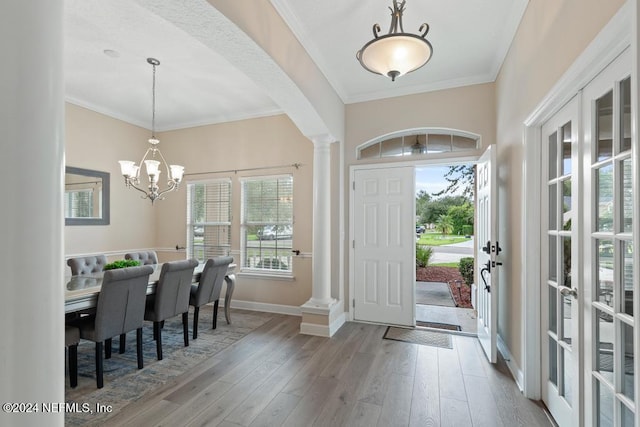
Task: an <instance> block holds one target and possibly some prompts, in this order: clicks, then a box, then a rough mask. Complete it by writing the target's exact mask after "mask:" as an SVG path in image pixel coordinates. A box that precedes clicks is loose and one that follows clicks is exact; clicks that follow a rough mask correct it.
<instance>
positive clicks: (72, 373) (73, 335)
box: [64, 325, 80, 388]
mask: <svg viewBox="0 0 640 427" xmlns="http://www.w3.org/2000/svg"><path fill="white" fill-rule="evenodd" d="M79 342H80V330H79V329H78V328H76V327H74V326H69V325H65V327H64V345H65V347H67V352H68V353H69V385H70V386H71V388H73V387H76V386H77V385H78V343H79Z"/></svg>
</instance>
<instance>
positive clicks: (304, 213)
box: [154, 115, 313, 306]
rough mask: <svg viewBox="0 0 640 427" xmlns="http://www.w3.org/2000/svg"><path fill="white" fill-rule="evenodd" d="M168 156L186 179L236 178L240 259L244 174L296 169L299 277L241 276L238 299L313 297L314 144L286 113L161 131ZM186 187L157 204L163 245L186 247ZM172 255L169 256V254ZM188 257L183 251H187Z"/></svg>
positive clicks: (235, 242) (235, 233) (293, 301)
mask: <svg viewBox="0 0 640 427" xmlns="http://www.w3.org/2000/svg"><path fill="white" fill-rule="evenodd" d="M159 138H160V141H161V148H162V152H163V154H164V156H165V157H166V158H167V160H168V161H170V162H171V163H177V164H182V165H184V166H185V168H186V174H187V175H186V177H185V181H188V180H203V179H207V178H225V177H228V178H231V180H232V183H231V188H232V205H233V208H232V209H233V219H232V227H231V230H232V234H231V237H232V241H231V244H232V252H233V253H232V255H233V256H234V258H235V261H236V262H237V263H238V264H239V263H240V256H239V252H238V251H239V250H240V233H239V230H240V220H241V218H240V208H241V207H240V206H241V204H240V197H241V195H240V181H239V179H240V178H241V177H247V176H266V175H274V174H283V173H293V179H294V183H293V185H294V200H295V203H294V221H295V222H294V229H293V230H294V236H295V237H294V249H299V250H300V251H302V253H303V255H302V256H299V257H294V261H293V262H294V265H293V269H294V274H295V281H283V280H276V279H264V278H252V277H247V276H242V275H239V276H238V279H237V286H236V290H235V293H234V299H237V300H243V301H253V302H262V303H269V304H283V305H291V306H299V305H302V304H303V303H305V302H306V301H307V300H308V299H309V298H310V297H311V252H312V238H311V237H312V190H313V187H312V184H313V144H312V143H311V141H309V140H308V139H307V138H305V137H304V136H303V135H302V134H300V132H299V131H298V129H297V128H296V127H295V126H294V125H293V123H292V122H291V120H289V118H288V117H286V116H284V115H278V116H273V117H265V118H258V119H251V120H242V121H237V122H229V123H223V124H217V125H210V126H201V127H195V128H189V129H181V130H175V131H171V132H164V133H160V134H159ZM293 163H300V164H302V166H301V167H300V168H299V169H295V168H293V167H283V168H279V169H269V170H254V171H239V172H238V173H234V172H226V173H211V174H208V175H207V174H205V175H189V174H194V173H202V172H215V171H229V170H241V169H251V168H260V167H272V166H283V165H291V164H293ZM185 188H186V185H183V186H182V188H181V189H180V191H179V192H177V193H171V194H170V195H168V197H167V199H166V200H163V201H161V202H159V203H158V204H157V206H156V208H155V212H156V228H155V230H154V232H155V235H156V236H157V241H156V244H157V246H158V247H159V248H173V247H175V246H176V245H179V246H186V214H187V211H186V206H187V204H186V191H185ZM167 256H169V254H167ZM183 257H184V255H183Z"/></svg>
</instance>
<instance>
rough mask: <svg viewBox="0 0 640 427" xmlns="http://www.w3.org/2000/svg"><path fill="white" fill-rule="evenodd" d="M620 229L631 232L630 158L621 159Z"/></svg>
mask: <svg viewBox="0 0 640 427" xmlns="http://www.w3.org/2000/svg"><path fill="white" fill-rule="evenodd" d="M620 169H621V173H622V178H621V179H620V182H622V212H621V213H622V218H621V220H622V231H623V232H626V233H631V231H632V225H633V192H632V187H631V179H632V175H631V159H625V160H623V161H622V168H620Z"/></svg>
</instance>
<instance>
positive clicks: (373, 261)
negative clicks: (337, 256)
mask: <svg viewBox="0 0 640 427" xmlns="http://www.w3.org/2000/svg"><path fill="white" fill-rule="evenodd" d="M354 186H355V188H354V294H355V295H354V304H355V307H354V319H356V320H363V321H369V322H377V323H388V324H394V325H406V326H413V325H414V324H415V304H414V300H415V294H414V287H415V230H414V228H415V226H414V225H415V194H414V193H415V190H414V169H413V167H392V168H379V169H366V170H357V171H355V173H354Z"/></svg>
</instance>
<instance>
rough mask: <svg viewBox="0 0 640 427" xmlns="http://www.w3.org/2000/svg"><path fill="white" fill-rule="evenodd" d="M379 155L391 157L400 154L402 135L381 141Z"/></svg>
mask: <svg viewBox="0 0 640 427" xmlns="http://www.w3.org/2000/svg"><path fill="white" fill-rule="evenodd" d="M380 156H382V157H393V156H402V137H398V138H391V139H387V140H386V141H382V148H381V150H380Z"/></svg>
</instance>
